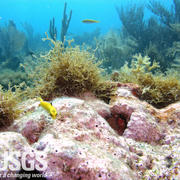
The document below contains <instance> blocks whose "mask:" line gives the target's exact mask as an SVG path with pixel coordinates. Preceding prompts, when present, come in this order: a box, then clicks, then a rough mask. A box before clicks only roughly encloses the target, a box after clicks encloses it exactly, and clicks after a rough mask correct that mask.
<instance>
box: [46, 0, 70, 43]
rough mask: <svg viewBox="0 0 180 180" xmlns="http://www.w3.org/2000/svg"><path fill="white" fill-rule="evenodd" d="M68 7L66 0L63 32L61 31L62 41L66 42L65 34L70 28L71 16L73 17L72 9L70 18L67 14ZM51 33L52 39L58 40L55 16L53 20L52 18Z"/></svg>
mask: <svg viewBox="0 0 180 180" xmlns="http://www.w3.org/2000/svg"><path fill="white" fill-rule="evenodd" d="M66 8H67V3H66V2H65V4H64V12H63V18H62V26H61V33H60V39H61V41H62V42H64V40H65V36H66V34H67V31H68V28H69V23H70V21H71V17H72V10H71V11H70V13H69V18H68V16H67V14H66ZM49 35H50V37H51V39H53V40H54V41H56V39H57V28H56V26H55V18H54V17H53V19H52V20H50V24H49Z"/></svg>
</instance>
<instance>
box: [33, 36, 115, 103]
mask: <svg viewBox="0 0 180 180" xmlns="http://www.w3.org/2000/svg"><path fill="white" fill-rule="evenodd" d="M44 40H49V41H50V42H51V43H52V44H53V46H54V47H53V48H52V49H51V50H50V51H49V53H48V54H46V55H45V56H44V58H45V60H46V61H45V62H44V63H43V64H41V65H40V66H38V67H37V68H38V72H39V73H38V75H37V74H36V81H35V88H34V93H35V95H36V96H38V97H39V96H40V97H42V98H43V99H45V100H49V99H51V98H53V97H59V96H60V95H70V96H76V95H80V94H82V93H85V92H92V93H94V94H95V95H96V96H98V97H100V98H102V99H103V100H106V101H108V100H109V98H110V95H111V93H112V88H111V84H110V83H108V82H107V79H106V78H105V77H103V75H102V73H103V70H102V69H101V68H100V67H99V66H100V62H97V61H96V58H95V56H94V55H93V54H91V53H89V52H88V51H87V50H83V49H80V47H79V46H76V47H72V46H71V42H70V41H68V43H69V46H68V47H66V48H65V47H64V43H63V42H61V41H54V40H53V39H50V38H49V37H48V36H47V38H45V39H44ZM35 72H37V71H35Z"/></svg>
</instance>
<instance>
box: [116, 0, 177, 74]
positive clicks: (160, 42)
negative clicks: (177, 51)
mask: <svg viewBox="0 0 180 180" xmlns="http://www.w3.org/2000/svg"><path fill="white" fill-rule="evenodd" d="M171 3H172V6H171V7H172V8H171V9H167V8H166V7H165V6H164V5H162V3H161V2H160V1H157V0H150V1H149V2H148V5H147V6H146V8H147V9H148V10H150V11H151V12H152V13H153V15H152V16H151V17H149V18H148V19H147V18H145V6H140V5H130V6H128V8H127V7H125V6H124V7H121V8H120V7H116V10H117V13H118V15H119V19H120V20H121V22H122V25H123V29H122V30H123V34H124V36H125V37H128V36H131V37H133V38H134V39H135V40H136V42H137V44H138V47H137V48H136V50H137V51H136V53H141V54H143V55H148V56H149V57H150V58H151V60H156V61H158V62H159V64H160V69H161V70H162V71H163V72H165V71H166V70H167V69H168V68H170V67H171V63H169V62H172V63H173V62H174V60H175V58H176V57H175V56H172V54H171V53H170V51H169V48H170V49H172V48H173V44H174V43H175V42H179V41H180V36H179V35H178V33H179V32H180V31H179V30H178V28H179V26H178V24H179V23H180V11H179V9H180V1H179V0H173V1H172V2H171Z"/></svg>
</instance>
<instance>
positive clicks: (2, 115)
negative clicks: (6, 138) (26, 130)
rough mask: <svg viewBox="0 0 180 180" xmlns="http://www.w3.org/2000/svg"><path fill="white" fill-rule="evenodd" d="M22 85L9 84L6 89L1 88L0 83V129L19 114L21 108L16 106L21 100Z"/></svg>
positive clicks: (9, 123)
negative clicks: (11, 85)
mask: <svg viewBox="0 0 180 180" xmlns="http://www.w3.org/2000/svg"><path fill="white" fill-rule="evenodd" d="M23 85H24V84H21V85H19V86H13V87H10V85H9V87H8V90H3V88H2V86H1V85H0V129H3V128H5V127H8V126H10V125H11V124H12V123H13V121H14V119H16V118H17V117H18V116H19V115H20V113H21V110H20V109H18V108H17V105H18V103H19V102H20V101H21V100H22V99H21V98H22V97H21V96H22V94H23V92H22V90H21V88H22V86H23Z"/></svg>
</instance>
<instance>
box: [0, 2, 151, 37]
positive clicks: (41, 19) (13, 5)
mask: <svg viewBox="0 0 180 180" xmlns="http://www.w3.org/2000/svg"><path fill="white" fill-rule="evenodd" d="M65 2H67V14H69V12H70V10H71V9H72V20H71V23H70V27H69V33H73V34H81V33H82V32H91V31H93V30H95V29H96V28H100V29H101V32H102V33H105V32H107V31H108V30H110V29H112V28H119V27H121V22H120V20H119V18H118V15H117V12H116V10H115V6H119V7H120V6H122V5H126V6H127V8H128V5H132V4H133V3H136V4H143V5H145V4H146V3H147V2H148V1H147V0H66V1H64V0H1V1H0V17H1V20H0V25H3V24H4V23H7V22H8V20H13V21H14V22H15V23H16V25H17V26H18V27H19V28H22V27H21V24H22V23H24V22H27V23H29V24H31V25H32V26H33V28H34V31H35V32H39V33H44V32H46V31H48V28H49V21H50V19H52V17H55V20H56V26H57V28H58V30H59V31H60V28H61V19H62V15H63V9H64V3H65ZM146 15H147V16H148V12H147V14H146ZM83 19H95V20H99V21H100V23H98V24H91V25H89V24H83V23H82V22H81V21H82V20H83Z"/></svg>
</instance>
